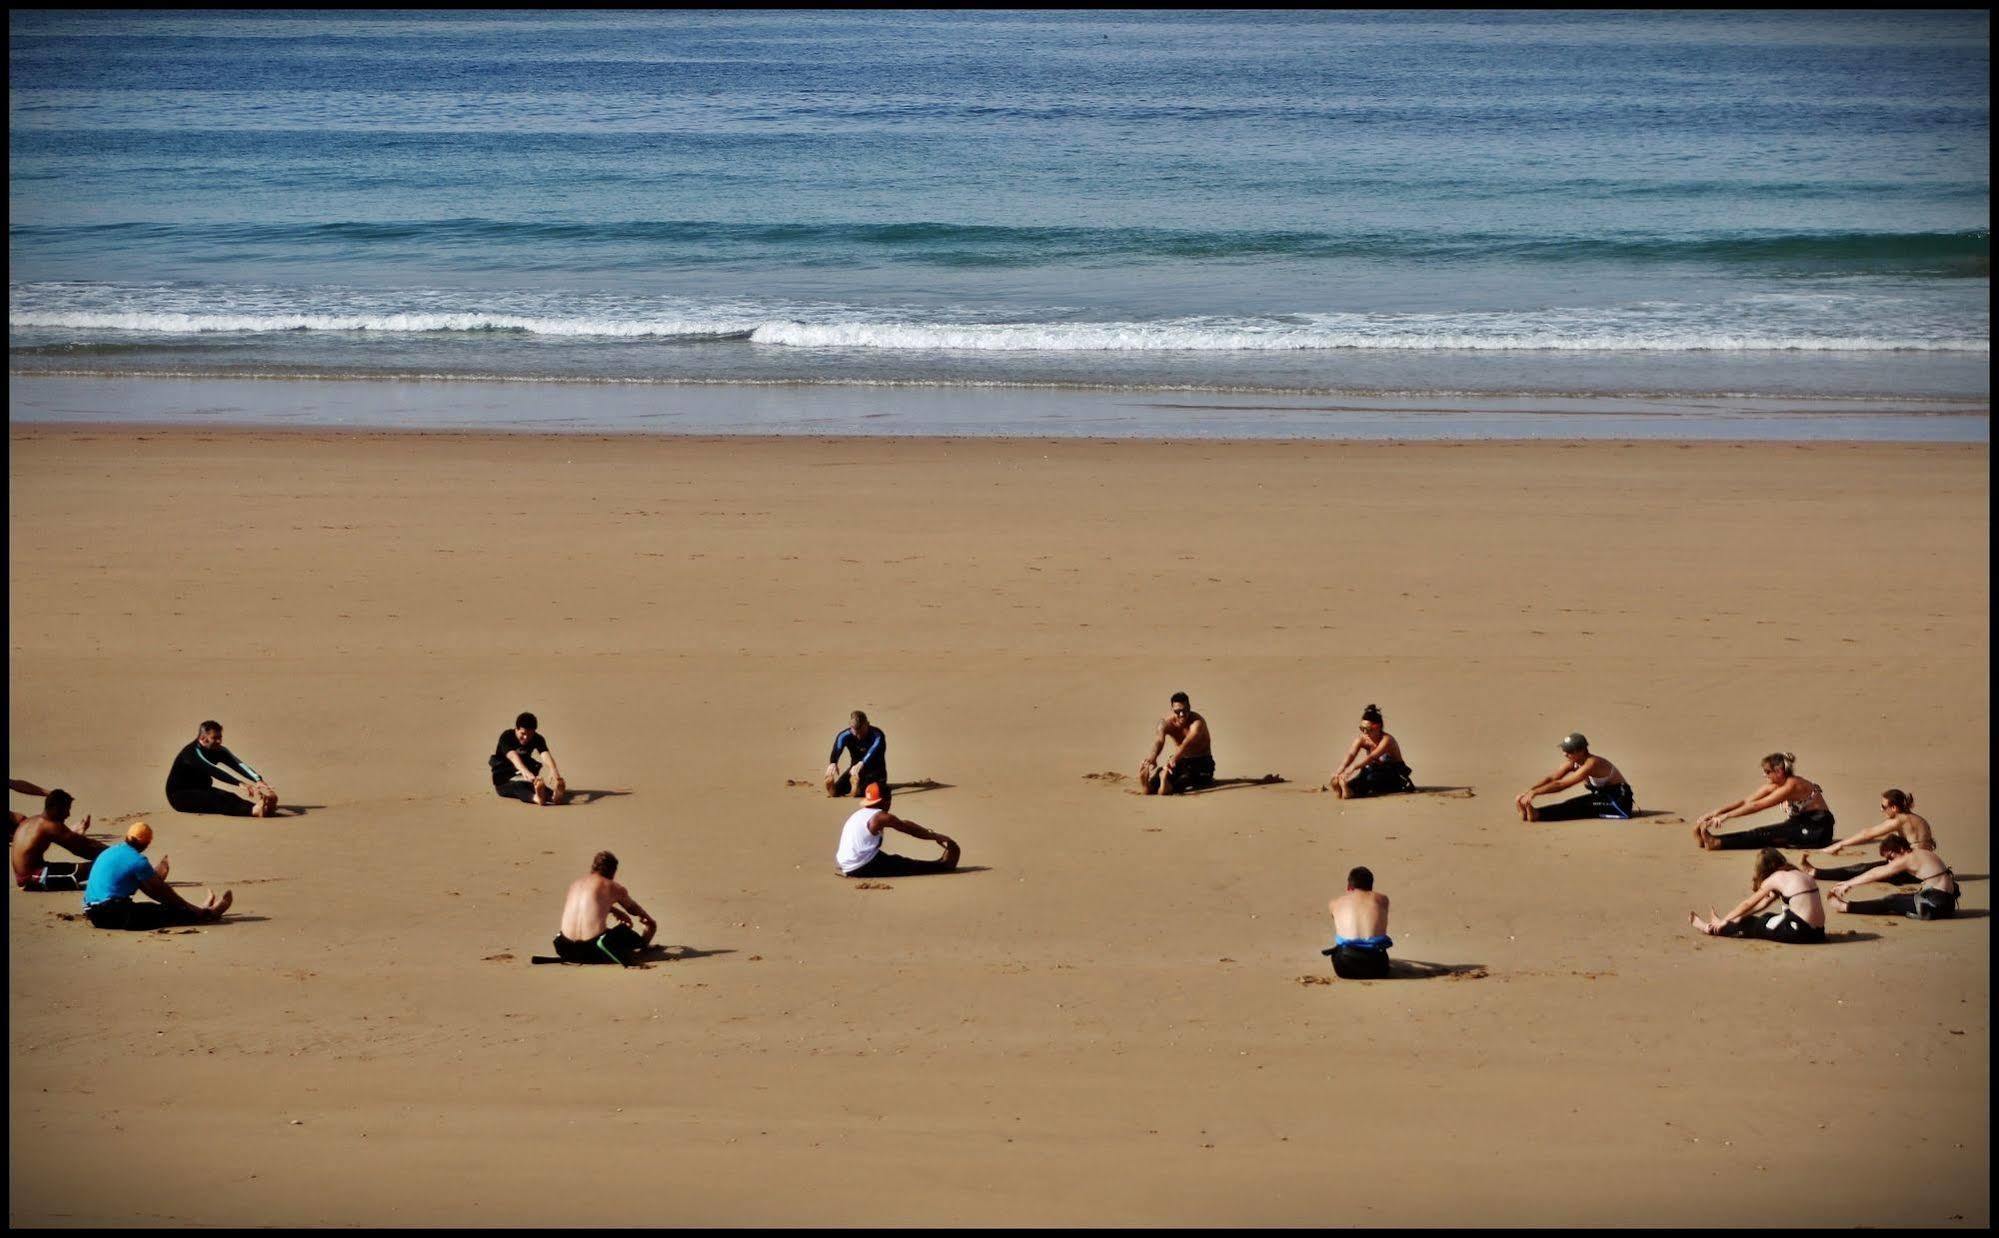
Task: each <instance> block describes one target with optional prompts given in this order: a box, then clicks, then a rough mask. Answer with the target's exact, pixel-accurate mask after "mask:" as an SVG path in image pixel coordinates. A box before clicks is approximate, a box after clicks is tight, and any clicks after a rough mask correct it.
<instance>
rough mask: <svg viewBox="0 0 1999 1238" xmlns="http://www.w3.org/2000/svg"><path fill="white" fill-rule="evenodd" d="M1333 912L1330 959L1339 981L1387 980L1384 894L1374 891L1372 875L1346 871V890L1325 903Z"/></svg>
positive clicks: (1322, 951)
mask: <svg viewBox="0 0 1999 1238" xmlns="http://www.w3.org/2000/svg"><path fill="white" fill-rule="evenodd" d="M1326 907H1327V909H1328V910H1330V911H1331V912H1332V913H1333V948H1332V949H1330V950H1321V951H1319V953H1320V954H1324V955H1327V956H1329V957H1331V959H1332V960H1333V974H1334V975H1335V976H1338V977H1339V978H1340V979H1342V980H1386V979H1388V948H1389V947H1390V946H1392V945H1394V944H1395V942H1394V941H1393V940H1391V939H1390V938H1389V936H1388V896H1387V895H1386V894H1376V893H1375V892H1374V874H1373V873H1372V872H1371V871H1369V870H1368V869H1365V868H1356V869H1354V870H1353V871H1351V872H1349V873H1348V874H1347V892H1346V893H1345V894H1342V895H1340V896H1339V897H1338V898H1336V899H1334V900H1333V901H1332V902H1330V903H1328V904H1326Z"/></svg>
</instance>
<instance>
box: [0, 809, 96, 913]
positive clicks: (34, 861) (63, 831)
mask: <svg viewBox="0 0 1999 1238" xmlns="http://www.w3.org/2000/svg"><path fill="white" fill-rule="evenodd" d="M75 802H76V801H75V799H74V798H73V797H72V796H71V795H70V793H69V792H67V791H65V790H63V789H62V788H60V787H58V788H56V789H55V790H53V791H51V792H49V793H48V795H47V796H46V797H44V799H43V801H42V812H41V815H40V816H38V817H25V818H24V817H22V816H21V814H20V813H11V814H10V815H11V816H12V817H13V818H14V821H15V825H16V828H15V830H14V841H13V852H14V884H15V885H17V886H19V887H21V888H22V889H23V890H28V891H31V892H35V893H46V892H48V891H52V890H81V889H82V888H83V885H84V882H86V881H88V880H89V879H90V862H91V861H92V860H93V859H95V858H96V857H97V856H98V855H100V854H102V853H103V851H104V849H105V848H106V847H108V846H109V845H110V844H108V843H106V842H104V841H102V840H101V839H96V838H86V837H85V835H87V834H89V833H90V818H89V817H85V818H84V819H83V828H82V829H81V830H72V829H70V828H69V824H68V822H69V810H70V807H71V806H72V805H73V804H74V803H75ZM52 846H55V847H61V848H62V849H63V850H65V851H67V852H69V853H70V854H71V855H73V856H76V857H77V858H78V859H79V860H81V861H82V863H80V864H77V863H69V862H67V861H62V860H57V861H55V862H53V863H51V862H49V861H48V860H46V859H44V858H43V857H45V856H46V855H47V854H48V850H49V848H50V847H52Z"/></svg>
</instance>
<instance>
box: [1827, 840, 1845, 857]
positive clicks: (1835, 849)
mask: <svg viewBox="0 0 1999 1238" xmlns="http://www.w3.org/2000/svg"><path fill="white" fill-rule="evenodd" d="M1845 852H1846V844H1845V843H1834V844H1833V845H1832V846H1830V847H1827V848H1825V849H1824V851H1823V852H1822V854H1824V855H1843V854H1845Z"/></svg>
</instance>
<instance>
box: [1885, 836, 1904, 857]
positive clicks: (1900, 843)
mask: <svg viewBox="0 0 1999 1238" xmlns="http://www.w3.org/2000/svg"><path fill="white" fill-rule="evenodd" d="M1909 851H1910V847H1909V840H1908V839H1906V838H1904V837H1902V836H1901V835H1900V834H1890V835H1888V837H1886V838H1884V839H1882V840H1881V858H1882V859H1884V860H1892V859H1894V858H1895V857H1896V856H1898V855H1907V854H1909Z"/></svg>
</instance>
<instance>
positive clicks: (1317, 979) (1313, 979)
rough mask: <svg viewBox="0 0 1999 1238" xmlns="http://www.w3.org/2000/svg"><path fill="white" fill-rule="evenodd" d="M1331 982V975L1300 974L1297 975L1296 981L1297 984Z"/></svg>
mask: <svg viewBox="0 0 1999 1238" xmlns="http://www.w3.org/2000/svg"><path fill="white" fill-rule="evenodd" d="M1332 982H1333V978H1332V977H1331V976H1300V977H1298V983H1299V984H1331V983H1332Z"/></svg>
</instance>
